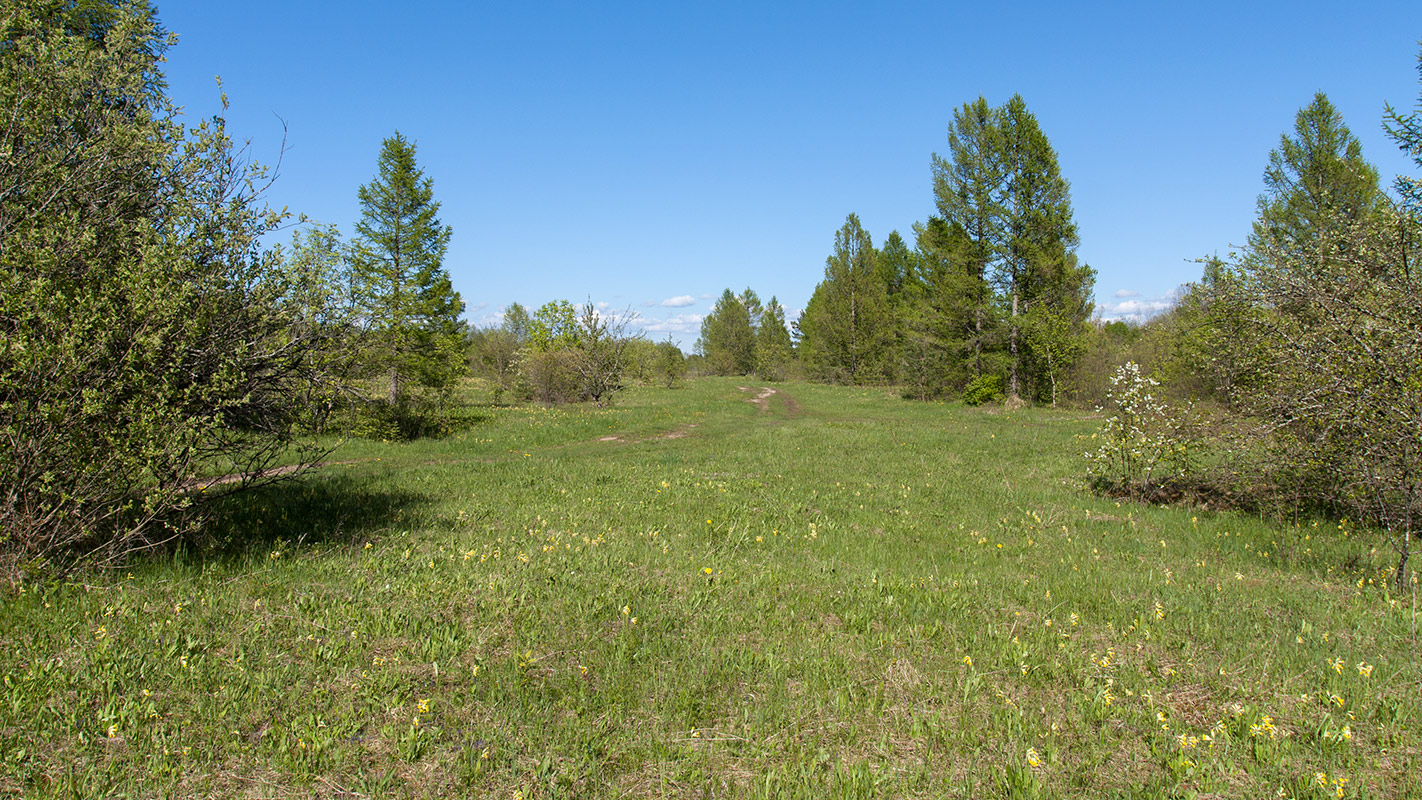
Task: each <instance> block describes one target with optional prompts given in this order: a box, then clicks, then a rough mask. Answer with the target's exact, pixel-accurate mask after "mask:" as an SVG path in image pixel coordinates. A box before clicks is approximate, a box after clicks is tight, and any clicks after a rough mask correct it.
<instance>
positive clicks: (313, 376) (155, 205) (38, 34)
mask: <svg viewBox="0 0 1422 800" xmlns="http://www.w3.org/2000/svg"><path fill="white" fill-rule="evenodd" d="M44 5H45V4H38V5H36V4H24V3H21V4H8V5H7V11H6V17H5V24H6V33H5V47H6V54H5V57H4V58H0V108H4V109H7V111H6V113H5V114H3V115H0V141H4V142H5V143H6V145H5V150H6V155H5V157H4V158H3V159H0V341H3V342H4V344H3V345H0V440H3V441H4V442H5V446H4V447H0V531H4V532H5V534H4V536H3V538H0V547H3V548H5V550H7V551H8V554H9V557H10V558H11V559H15V558H19V559H25V560H34V559H51V560H58V561H60V562H63V563H72V562H73V561H74V560H77V559H80V558H83V557H88V558H90V559H92V560H99V561H112V560H116V559H118V558H121V557H122V556H124V555H125V554H127V553H129V552H132V551H133V550H135V549H138V548H141V547H145V546H151V545H153V544H156V543H158V542H161V541H164V540H167V539H169V538H171V537H173V536H176V535H178V534H179V533H180V532H182V531H183V530H185V529H186V528H187V526H188V525H189V524H190V523H191V522H192V521H193V520H194V519H195V517H194V516H193V515H192V514H190V513H188V512H190V511H192V510H195V509H196V507H197V505H198V504H199V503H200V502H201V501H202V500H203V499H204V497H205V496H204V495H203V494H202V493H201V492H198V491H195V489H197V488H200V487H202V486H203V485H204V480H203V477H202V476H212V475H220V474H222V473H227V472H235V473H238V474H241V475H243V476H244V477H243V479H242V481H241V482H240V483H241V484H242V485H248V484H250V483H252V482H254V481H260V480H262V479H263V478H264V477H265V476H268V475H269V472H268V469H269V468H270V467H271V466H272V465H273V463H274V462H275V460H276V459H277V458H278V457H283V458H284V457H286V454H287V453H288V452H289V450H288V448H289V445H290V444H291V442H292V439H293V437H294V436H295V434H296V432H297V431H298V430H299V429H302V428H306V429H311V428H315V427H319V420H317V419H315V417H319V415H320V414H321V413H322V412H321V409H324V408H329V407H330V399H331V395H330V393H329V392H327V391H326V390H325V389H323V388H322V386H323V384H322V381H323V373H322V370H323V366H322V365H323V364H324V363H328V362H327V361H326V360H325V355H328V354H329V353H330V352H331V351H332V350H333V349H334V348H333V347H332V346H331V344H330V338H329V331H327V330H326V329H323V328H322V327H321V326H314V325H309V324H305V320H304V319H303V318H302V313H303V312H302V307H301V303H299V302H295V301H293V300H292V299H291V298H293V296H294V295H297V294H299V293H300V292H301V291H302V286H301V278H300V276H298V275H294V274H292V273H290V272H289V271H287V270H285V269H284V267H283V265H282V262H281V259H280V258H279V255H278V254H275V253H271V252H266V251H263V250H262V249H261V246H260V241H261V237H262V236H263V235H264V234H266V233H267V232H268V231H270V230H272V229H273V228H274V227H275V226H276V225H277V224H278V223H279V222H280V220H281V215H279V214H276V213H273V212H270V211H268V210H267V209H266V208H265V207H263V206H262V205H261V204H260V203H259V202H258V195H259V188H258V187H259V186H260V185H261V184H262V182H264V181H265V178H264V174H263V172H262V171H261V170H260V169H258V168H255V167H250V166H247V156H245V155H244V154H242V153H239V152H234V149H233V147H232V143H231V141H230V140H229V139H228V138H227V136H226V134H225V130H224V127H223V120H222V119H221V118H220V117H218V118H215V119H212V120H208V121H206V122H203V123H202V124H200V125H198V126H197V127H195V128H188V127H186V126H184V125H183V124H181V123H180V122H179V121H178V111H177V109H175V108H174V107H173V106H172V104H171V103H170V102H169V100H168V98H167V97H165V96H164V95H163V93H162V89H161V87H162V85H163V84H162V76H161V74H160V73H159V72H158V63H159V62H160V61H161V59H162V53H163V51H164V50H165V49H166V47H167V45H168V44H169V43H170V42H171V40H170V39H169V37H166V36H165V35H164V34H163V32H162V31H161V30H160V29H159V27H158V25H157V23H156V21H155V19H154V12H153V11H152V10H151V9H150V8H148V7H147V6H146V4H145V3H141V2H139V3H132V4H129V3H122V4H112V5H110V4H100V5H101V6H102V11H100V12H95V14H94V15H93V16H92V17H82V18H80V17H79V16H76V15H83V14H86V13H88V12H87V11H85V10H84V9H86V8H88V6H87V5H84V4H80V5H79V6H78V7H77V8H76V7H74V4H68V5H65V6H63V7H61V6H58V5H56V6H54V7H53V8H49V7H48V6H45V8H44V9H40V8H39V6H44ZM71 17H73V18H71ZM12 112H13V113H12ZM323 354H325V355H323Z"/></svg>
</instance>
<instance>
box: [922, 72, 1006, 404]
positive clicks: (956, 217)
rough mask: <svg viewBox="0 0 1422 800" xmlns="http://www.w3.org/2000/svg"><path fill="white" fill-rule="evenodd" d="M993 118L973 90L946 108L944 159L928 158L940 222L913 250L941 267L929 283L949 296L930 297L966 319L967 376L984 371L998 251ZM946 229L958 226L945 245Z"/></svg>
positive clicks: (998, 172) (1000, 186) (999, 162)
mask: <svg viewBox="0 0 1422 800" xmlns="http://www.w3.org/2000/svg"><path fill="white" fill-rule="evenodd" d="M1001 117H1002V112H1001V111H1000V110H999V109H994V108H992V107H990V106H988V103H987V100H985V99H983V98H982V97H981V96H979V97H978V99H977V100H975V101H973V102H971V103H964V104H963V106H962V108H959V109H958V110H957V111H955V112H953V123H952V125H951V126H949V128H948V154H949V157H948V158H947V159H944V158H942V157H940V156H939V155H937V154H936V153H935V154H934V156H933V197H934V201H935V203H936V205H937V209H938V216H939V217H940V218H941V219H942V220H943V223H944V226H945V227H944V229H943V230H942V231H940V232H939V234H938V235H936V236H933V237H930V238H929V239H927V240H924V239H922V238H920V242H919V246H920V249H923V248H925V247H927V248H928V249H927V250H924V252H926V253H928V252H931V253H933V255H934V257H935V258H936V260H937V262H938V263H939V264H940V265H941V268H942V274H941V275H940V276H939V280H938V281H937V284H938V286H939V288H940V289H941V290H943V291H948V292H950V294H951V297H945V298H941V299H940V300H939V301H938V302H939V304H940V305H941V306H942V307H943V308H944V310H945V313H952V314H954V315H955V316H956V313H957V312H958V311H959V310H963V311H966V312H967V313H968V314H969V315H970V316H971V318H972V328H971V333H970V334H969V335H967V337H966V343H967V345H968V347H969V348H970V350H971V353H970V355H971V373H972V375H973V376H975V377H976V376H981V375H983V374H985V373H986V372H987V371H988V363H987V360H986V353H987V348H988V337H989V333H990V328H991V320H992V317H993V316H994V314H995V309H994V307H993V303H994V296H993V292H992V288H991V286H990V284H989V278H990V277H991V275H992V272H993V270H994V269H995V267H996V265H997V264H998V263H999V262H1000V261H1001V259H1002V257H1003V250H1004V244H1005V234H1004V230H1003V224H1004V217H1005V216H1006V208H1005V207H1004V205H1003V203H1004V197H1003V195H1004V193H1005V188H1006V187H1005V185H1004V182H1005V181H1006V178H1007V171H1006V165H1005V164H1004V159H1005V153H1004V147H1003V144H1004V143H1003V128H1002V123H1001ZM949 231H958V232H959V233H958V234H957V235H955V236H954V238H953V239H952V240H951V241H952V242H953V246H952V247H951V248H949V243H950V239H949V237H948V235H947V234H948V232H949ZM949 309H952V311H951V312H950V311H949ZM949 324H950V327H952V328H953V329H954V331H955V335H954V337H953V338H954V339H955V340H960V334H961V333H962V331H961V329H960V328H959V326H957V325H952V324H951V322H950V323H949Z"/></svg>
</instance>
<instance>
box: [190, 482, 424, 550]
mask: <svg viewBox="0 0 1422 800" xmlns="http://www.w3.org/2000/svg"><path fill="white" fill-rule="evenodd" d="M429 503H430V498H428V497H426V496H424V495H421V494H417V493H415V492H410V491H407V490H403V489H392V488H388V487H382V486H380V485H378V484H377V483H375V482H373V481H371V480H370V479H369V478H368V477H359V476H352V475H341V474H334V475H322V474H317V473H311V474H307V475H303V476H300V477H298V478H293V479H291V480H283V481H279V482H277V483H274V484H271V485H268V486H263V487H259V488H255V489H249V490H246V491H239V492H232V493H229V494H226V495H224V496H222V497H220V498H215V499H214V500H212V501H211V507H210V509H209V510H210V512H211V516H210V517H209V518H208V520H207V524H205V525H204V526H203V528H202V530H201V531H200V533H199V535H198V536H197V537H196V540H195V544H197V545H198V546H199V547H200V548H201V549H203V550H204V551H207V552H208V553H209V554H211V555H216V556H219V557H224V556H240V555H242V554H244V553H247V552H250V550H251V549H252V548H259V549H267V548H270V547H271V545H272V544H274V543H275V542H277V541H285V542H293V543H295V542H300V543H303V544H335V545H340V544H349V543H352V542H357V541H363V540H369V539H372V538H375V537H377V536H379V535H380V534H381V533H383V532H385V531H388V530H389V529H390V528H391V527H392V526H393V525H395V524H396V523H397V522H400V523H402V524H410V523H411V521H412V520H411V517H412V515H413V512H417V511H418V509H420V508H421V507H423V506H426V505H428V504H429Z"/></svg>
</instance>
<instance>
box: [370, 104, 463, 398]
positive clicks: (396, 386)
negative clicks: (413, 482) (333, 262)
mask: <svg viewBox="0 0 1422 800" xmlns="http://www.w3.org/2000/svg"><path fill="white" fill-rule="evenodd" d="M378 163H379V173H378V174H377V175H376V178H375V180H373V181H371V182H370V183H369V184H367V185H365V186H362V187H361V188H360V193H359V196H360V205H361V215H362V216H361V220H360V222H358V223H357V224H356V234H357V236H358V239H357V240H356V243H355V249H354V259H353V264H352V267H353V272H354V275H355V281H356V288H357V293H358V295H357V296H358V297H359V299H360V304H361V307H362V310H363V312H364V313H365V315H366V322H367V324H368V326H369V328H370V330H371V332H372V336H373V340H372V344H373V347H372V353H371V355H372V357H373V360H374V365H375V366H376V367H377V368H379V369H381V370H383V371H385V372H386V373H388V375H389V377H390V388H389V393H388V400H389V403H390V404H391V405H392V406H394V405H397V404H399V403H400V402H401V400H402V397H403V393H404V387H405V385H406V384H408V383H410V382H414V383H416V384H418V385H421V386H427V387H430V388H434V389H446V388H448V387H449V386H450V385H451V384H452V383H453V381H454V380H455V379H456V378H458V377H459V375H460V373H461V372H462V371H463V369H464V365H465V362H464V358H463V346H462V342H463V325H462V323H461V322H460V320H459V315H460V314H462V313H463V312H464V301H463V300H461V299H460V297H459V293H458V292H456V291H454V288H453V287H452V286H451V284H450V280H449V273H448V272H446V271H445V269H444V266H443V261H444V255H445V251H446V250H447V249H448V247H449V238H450V236H451V234H452V231H451V229H450V228H449V227H448V226H442V225H441V224H440V222H439V218H438V216H437V215H438V213H439V203H437V202H435V201H434V183H433V181H431V180H430V179H429V178H426V177H425V176H424V173H423V172H422V171H421V170H420V169H419V167H417V166H416V165H415V145H414V143H413V142H410V141H407V140H406V139H405V137H403V136H401V135H400V133H399V132H398V131H397V132H396V133H395V135H394V136H392V137H390V138H389V139H386V140H385V143H384V145H383V146H382V147H381V150H380V158H379V162H378Z"/></svg>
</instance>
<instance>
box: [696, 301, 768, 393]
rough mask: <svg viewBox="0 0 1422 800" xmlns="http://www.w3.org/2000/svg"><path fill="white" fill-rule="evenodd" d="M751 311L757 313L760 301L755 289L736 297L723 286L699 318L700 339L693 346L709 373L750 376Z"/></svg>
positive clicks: (752, 351)
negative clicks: (714, 303)
mask: <svg viewBox="0 0 1422 800" xmlns="http://www.w3.org/2000/svg"><path fill="white" fill-rule="evenodd" d="M747 303H750V305H747ZM752 311H754V312H755V315H756V316H757V317H759V316H760V313H761V308H760V300H759V298H757V297H756V296H755V292H753V291H751V290H750V289H749V288H747V289H746V290H745V292H744V293H743V294H742V295H741V296H739V297H737V296H736V295H735V294H733V293H732V292H731V290H730V289H726V290H725V291H724V292H722V293H721V298H720V299H719V300H717V301H716V306H715V307H714V308H712V309H711V313H710V314H707V315H706V318H705V319H703V320H701V338H700V339H698V340H697V341H696V349H697V351H698V352H699V353H701V355H702V356H704V357H705V358H706V366H707V369H708V371H709V372H710V373H711V374H712V375H749V374H750V373H751V372H753V371H755V341H756V339H755V327H754V326H753V324H752V322H751V313H752Z"/></svg>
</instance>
